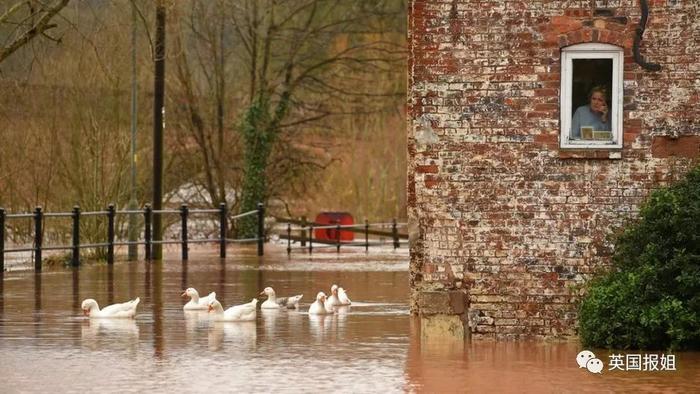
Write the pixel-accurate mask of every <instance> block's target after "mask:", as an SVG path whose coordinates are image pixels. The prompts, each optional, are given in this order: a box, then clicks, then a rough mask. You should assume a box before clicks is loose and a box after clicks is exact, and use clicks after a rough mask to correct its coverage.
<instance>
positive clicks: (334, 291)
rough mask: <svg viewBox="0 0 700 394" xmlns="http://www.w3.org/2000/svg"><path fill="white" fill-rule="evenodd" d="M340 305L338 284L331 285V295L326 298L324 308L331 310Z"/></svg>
mask: <svg viewBox="0 0 700 394" xmlns="http://www.w3.org/2000/svg"><path fill="white" fill-rule="evenodd" d="M340 305H342V304H341V303H340V300H339V299H338V285H336V284H334V285H333V286H331V296H330V297H328V298H327V299H326V309H328V310H329V311H332V310H333V308H335V307H336V306H340Z"/></svg>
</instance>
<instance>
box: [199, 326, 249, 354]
mask: <svg viewBox="0 0 700 394" xmlns="http://www.w3.org/2000/svg"><path fill="white" fill-rule="evenodd" d="M257 335H258V334H257V324H256V323H255V322H221V321H212V322H211V324H210V327H209V332H208V337H207V338H208V343H209V350H213V351H217V350H221V349H223V347H224V342H226V344H227V345H232V346H235V347H236V350H241V349H251V350H252V349H255V341H256V339H257Z"/></svg>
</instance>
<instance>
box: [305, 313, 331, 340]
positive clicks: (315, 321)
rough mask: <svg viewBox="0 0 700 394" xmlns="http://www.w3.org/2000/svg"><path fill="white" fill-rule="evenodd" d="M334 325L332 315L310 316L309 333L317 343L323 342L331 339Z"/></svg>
mask: <svg viewBox="0 0 700 394" xmlns="http://www.w3.org/2000/svg"><path fill="white" fill-rule="evenodd" d="M332 324H333V316H331V315H315V314H310V315H309V331H310V332H311V336H312V337H313V338H315V339H316V340H317V341H323V340H325V339H327V338H328V337H329V335H330V328H331V325H332Z"/></svg>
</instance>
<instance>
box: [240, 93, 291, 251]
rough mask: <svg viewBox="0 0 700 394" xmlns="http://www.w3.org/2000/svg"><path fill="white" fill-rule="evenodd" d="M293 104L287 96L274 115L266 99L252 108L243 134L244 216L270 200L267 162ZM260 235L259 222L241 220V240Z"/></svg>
mask: <svg viewBox="0 0 700 394" xmlns="http://www.w3.org/2000/svg"><path fill="white" fill-rule="evenodd" d="M288 104H289V95H288V94H283V95H282V97H281V98H280V101H279V102H278V103H277V104H276V108H275V111H274V114H270V112H271V106H272V105H271V103H270V100H269V99H268V98H267V97H266V96H265V95H260V96H259V97H258V99H257V100H256V101H255V102H254V103H253V104H252V105H251V106H250V107H249V108H248V110H247V111H246V114H245V117H244V118H243V124H242V125H241V127H240V129H241V133H242V135H243V142H244V144H245V156H244V161H245V164H244V168H245V174H244V177H243V190H242V192H241V200H242V203H241V212H248V211H252V210H254V209H256V208H257V205H258V203H259V202H263V203H264V202H265V201H266V200H267V197H268V195H267V192H268V190H267V176H266V169H267V162H268V159H269V157H270V153H271V152H272V147H273V145H274V143H275V141H276V137H277V134H278V132H279V130H278V128H279V122H280V121H281V119H283V118H284V116H285V114H286V112H287V106H288ZM256 235H257V218H256V216H253V215H250V216H246V217H244V218H242V219H241V222H240V224H239V226H238V236H239V237H241V238H253V237H255V236H256Z"/></svg>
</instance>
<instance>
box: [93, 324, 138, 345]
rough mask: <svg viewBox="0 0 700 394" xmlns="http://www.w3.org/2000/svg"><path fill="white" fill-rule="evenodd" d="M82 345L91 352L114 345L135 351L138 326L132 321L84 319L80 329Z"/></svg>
mask: <svg viewBox="0 0 700 394" xmlns="http://www.w3.org/2000/svg"><path fill="white" fill-rule="evenodd" d="M81 338H82V341H83V345H85V346H87V347H89V348H90V349H92V350H97V349H100V348H103V347H111V346H110V345H115V346H118V347H120V348H124V347H128V348H132V349H134V350H136V348H137V345H138V341H139V326H138V325H136V321H135V320H134V319H86V320H85V321H84V322H83V325H82V327H81Z"/></svg>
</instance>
